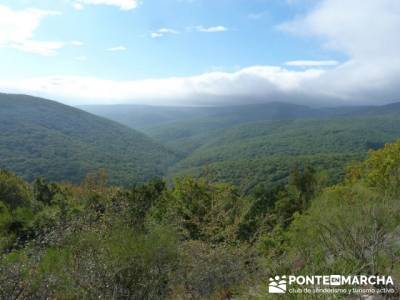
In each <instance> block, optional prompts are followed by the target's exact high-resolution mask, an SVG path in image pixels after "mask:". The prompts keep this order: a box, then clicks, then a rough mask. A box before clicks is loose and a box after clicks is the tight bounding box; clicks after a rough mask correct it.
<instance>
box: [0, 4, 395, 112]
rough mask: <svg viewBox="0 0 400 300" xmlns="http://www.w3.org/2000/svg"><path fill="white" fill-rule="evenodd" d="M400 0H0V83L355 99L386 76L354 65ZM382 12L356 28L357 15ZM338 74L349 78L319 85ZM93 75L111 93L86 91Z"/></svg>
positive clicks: (17, 87)
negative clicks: (368, 74)
mask: <svg viewBox="0 0 400 300" xmlns="http://www.w3.org/2000/svg"><path fill="white" fill-rule="evenodd" d="M396 2H397V4H396ZM364 9H365V11H363V10H364ZM398 9H399V5H398V1H396V0H382V1H376V0H365V1H360V0H349V1H346V3H345V4H344V2H343V1H340V0H218V1H216V0H140V1H137V0H41V1H30V0H12V1H11V0H7V1H6V0H0V64H1V70H0V90H3V91H11V92H27V93H31V94H36V95H40V96H48V97H52V98H55V99H59V100H60V101H64V102H67V103H69V102H71V103H75V102H76V103H79V104H80V103H89V102H90V103H91V102H94V103H104V102H112V103H120V102H124V103H125V102H127V101H128V102H132V103H137V102H143V103H150V104H153V102H151V101H150V99H153V100H154V99H156V100H154V103H156V104H170V103H171V104H185V103H187V104H188V105H192V104H196V103H197V102H198V99H200V98H203V99H209V100H207V101H208V102H210V103H214V102H215V103H219V102H221V101H222V100H221V99H224V100H223V101H222V102H223V103H228V102H227V100H226V98H231V99H239V100H237V101H239V102H242V101H243V98H246V99H250V100H246V101H250V102H251V101H253V102H254V101H260V99H261V98H263V99H266V100H263V101H272V100H278V101H280V100H281V99H284V97H285V96H286V97H287V99H288V100H289V102H299V101H300V102H301V100H302V99H303V100H304V98H305V97H307V98H308V99H311V100H310V102H316V101H319V100H317V98H324V99H326V103H328V102H332V101H339V102H341V103H342V102H343V103H350V104H352V103H354V102H359V101H361V99H365V95H366V93H367V92H369V91H368V85H369V84H370V82H371V80H372V81H373V82H375V81H376V80H381V79H382V76H383V73H382V72H381V68H378V69H377V70H376V71H374V72H373V73H376V75H377V77H376V78H366V79H365V81H363V80H362V79H360V80H359V79H358V77H357V76H358V75H362V74H361V73H360V74H358V73H357V72H361V70H362V68H366V67H368V66H369V65H368V63H369V62H370V61H371V60H372V59H374V60H377V59H378V58H379V57H380V56H382V55H381V54H385V55H386V50H385V49H384V48H383V47H381V48H378V49H371V51H368V50H370V49H369V46H367V47H365V46H366V43H367V41H366V40H367V39H368V38H369V39H371V37H372V38H376V39H378V40H379V41H377V42H378V43H381V42H386V41H387V40H389V39H390V37H391V34H395V32H396V31H397V30H398V29H399V23H398V22H397V21H396V20H391V19H390V17H391V16H392V15H394V17H395V16H396V14H397V13H398ZM360 10H361V13H360ZM387 15H389V19H390V20H389V21H387V22H386V21H385V20H381V21H379V22H382V24H377V26H375V27H376V28H374V29H373V30H372V33H371V34H372V36H370V37H366V36H364V33H363V32H362V31H361V29H362V26H363V25H365V28H364V30H365V29H366V28H369V25H370V24H368V23H371V20H374V19H377V18H379V16H381V17H383V18H385V16H386V17H387ZM371 18H372V19H371ZM393 19H394V18H393ZM364 23H365V24H364ZM372 23H374V21H372ZM371 25H373V24H371ZM10 28H11V30H10ZM360 28H361V29H360ZM383 29H385V31H383ZM391 31H393V32H391ZM7 35H8V36H7ZM382 36H383V38H382ZM397 41H398V39H397V38H396V39H395V42H396V43H395V44H394V46H395V50H397V48H396V47H397ZM392 46H393V45H392ZM363 49H365V50H363ZM112 50H114V51H112ZM373 51H375V52H373ZM377 51H378V53H377ZM379 51H382V53H380V52H379ZM393 53H395V52H393ZM393 53H390V54H391V57H390V58H391V60H392V61H393V59H395V60H396V62H397V59H398V55H397V54H393ZM396 53H397V52H396ZM293 61H295V62H293ZM384 63H385V62H381V63H380V66H381V65H384ZM386 68H387V66H386ZM342 69H345V73H344V74H336V73H340V72H343V71H341V70H342ZM392 71H393V70H392ZM395 71H397V68H396V70H395ZM384 73H385V75H388V74H386V72H384ZM392 73H393V72H391V73H390V74H389V75H390V76H391V77H392V75H397V74H392ZM343 76H347V77H348V80H349V81H351V82H352V84H353V85H352V86H342V85H341V84H339V83H336V82H334V86H335V85H336V87H335V88H334V89H333V88H332V90H330V89H331V88H330V87H329V88H328V90H327V85H328V84H329V82H328V80H337V78H343ZM176 78H179V80H175V79H176ZM321 78H327V79H324V80H325V81H324V80H322V79H321ZM367 79H368V81H367ZM264 81H265V82H264ZM360 81H361V82H360ZM310 82H311V83H310ZM217 84H218V87H216V85H217ZM230 84H233V88H232V87H231V86H229V85H230ZM317 84H318V85H317ZM314 85H316V86H315V88H316V89H318V91H317V92H318V93H317V94H315V95H308V94H307V90H308V89H309V88H310V87H311V88H314ZM101 86H103V88H104V86H107V87H108V88H109V90H110V93H109V94H108V93H105V94H104V93H102V94H100V93H95V92H88V91H96V90H99V88H100V90H101ZM40 87H42V88H40ZM238 87H239V88H238ZM104 89H105V88H104ZM152 90H157V93H155V94H154V95H153V94H152ZM232 90H233V92H232V93H233V94H231V93H230V91H232ZM252 91H254V93H253V92H252ZM102 92H105V90H102ZM289 92H290V93H289ZM375 93H377V91H372V94H373V95H374V96H375ZM354 94H356V95H354ZM378 94H379V93H378ZM103 95H104V97H102V96H103ZM379 96H380V97H385V98H384V100H382V101H390V98H391V97H394V96H397V94H395V93H393V91H392V90H390V93H388V94H387V95H386V94H385V95H381V94H379ZM103 98H104V99H103ZM172 99H179V101H175V102H176V103H172V102H174V101H172ZM251 99H254V100H251ZM106 100H107V101H106ZM372 100H373V99H372V98H371V99H370V100H368V101H372ZM207 101H203V102H207ZM232 101H233V100H232ZM282 101H283V100H282ZM222 102H221V103H222ZM233 102H235V101H233ZM199 104H207V103H199Z"/></svg>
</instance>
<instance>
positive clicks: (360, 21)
mask: <svg viewBox="0 0 400 300" xmlns="http://www.w3.org/2000/svg"><path fill="white" fill-rule="evenodd" d="M399 15H400V1H398V0H380V1H376V0H347V1H345V2H344V1H342V0H322V1H320V2H319V4H318V5H317V6H316V7H314V8H313V9H312V10H311V11H309V12H308V13H307V14H306V15H304V16H302V17H298V18H296V19H295V20H292V21H290V22H287V23H285V24H283V25H281V26H280V29H281V30H284V31H286V32H290V33H292V34H296V35H302V36H305V37H308V38H313V39H314V38H316V39H319V40H320V41H321V43H322V45H324V46H325V47H329V48H330V49H334V50H336V51H339V52H340V53H342V55H345V56H347V57H348V60H347V61H345V62H344V63H341V64H338V65H334V64H333V62H330V63H327V62H326V61H325V62H323V61H322V62H321V61H297V62H288V65H289V66H293V65H295V66H301V67H302V68H298V69H297V68H296V69H293V68H286V67H277V66H253V67H248V68H242V69H240V70H238V71H235V72H207V73H205V74H200V75H197V76H191V77H173V78H166V79H149V80H133V81H116V80H106V79H99V78H94V77H76V76H56V77H41V78H31V79H25V80H8V81H5V80H3V81H0V90H2V91H6V92H18V93H28V94H33V95H37V96H43V97H49V98H53V99H58V100H61V101H63V102H66V103H69V104H82V103H88V104H89V103H140V104H154V105H155V104H164V105H172V104H174V105H196V104H197V105H206V104H212V105H218V104H220V105H222V104H228V105H229V104H239V103H257V102H268V101H285V102H292V103H313V104H318V105H322V106H324V105H334V104H337V105H338V104H341V105H343V104H352V105H353V104H361V103H362V104H378V103H388V102H391V101H396V100H397V101H398V100H400V90H399V86H400V35H399V32H400V18H399V17H398V16H399ZM0 20H1V19H0ZM0 22H1V21H0ZM194 29H196V28H194ZM192 30H193V29H192ZM160 34H162V33H160ZM0 36H1V35H0ZM327 64H328V65H329V66H330V67H329V68H321V65H327Z"/></svg>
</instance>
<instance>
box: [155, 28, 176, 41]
mask: <svg viewBox="0 0 400 300" xmlns="http://www.w3.org/2000/svg"><path fill="white" fill-rule="evenodd" d="M167 34H179V31H177V30H175V29H172V28H160V29H158V30H157V31H155V32H152V33H151V34H150V36H151V37H152V38H153V39H155V38H160V37H163V36H165V35H167Z"/></svg>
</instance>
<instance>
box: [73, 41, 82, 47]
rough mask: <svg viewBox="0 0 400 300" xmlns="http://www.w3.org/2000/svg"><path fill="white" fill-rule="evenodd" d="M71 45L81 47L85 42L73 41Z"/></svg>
mask: <svg viewBox="0 0 400 300" xmlns="http://www.w3.org/2000/svg"><path fill="white" fill-rule="evenodd" d="M71 45H73V46H76V47H81V46H83V45H84V44H83V42H81V41H72V42H71Z"/></svg>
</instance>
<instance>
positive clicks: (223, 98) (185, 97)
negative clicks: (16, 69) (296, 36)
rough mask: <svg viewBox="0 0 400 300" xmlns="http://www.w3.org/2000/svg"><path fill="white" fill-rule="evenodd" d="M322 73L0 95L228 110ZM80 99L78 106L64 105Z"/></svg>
mask: <svg viewBox="0 0 400 300" xmlns="http://www.w3.org/2000/svg"><path fill="white" fill-rule="evenodd" d="M323 72H324V71H322V70H312V69H311V70H304V71H299V72H294V71H289V70H286V69H284V68H281V67H270V66H254V67H250V68H245V69H241V70H239V71H237V72H232V73H227V72H210V73H205V74H202V75H198V76H193V77H174V78H167V79H149V80H136V81H113V80H104V79H98V78H89V77H71V76H57V77H42V78H32V79H26V80H21V81H0V89H2V90H3V91H4V90H5V91H8V92H22V91H23V92H24V93H29V94H34V95H38V96H42V97H50V98H54V99H60V100H63V101H64V102H67V103H70V104H77V103H140V104H175V105H192V104H231V103H232V102H234V101H238V102H242V101H244V99H246V101H248V102H249V103H251V102H252V101H254V99H256V98H257V99H258V100H260V99H264V101H265V100H268V99H269V100H279V99H282V100H283V99H284V98H285V97H286V96H287V95H291V94H295V93H298V94H299V93H300V94H303V93H307V91H306V90H303V87H302V86H303V84H304V83H306V82H308V81H311V80H314V79H316V78H318V77H320V76H321V74H323ZM71 99H74V100H75V101H76V99H79V100H78V102H69V101H71Z"/></svg>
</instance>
